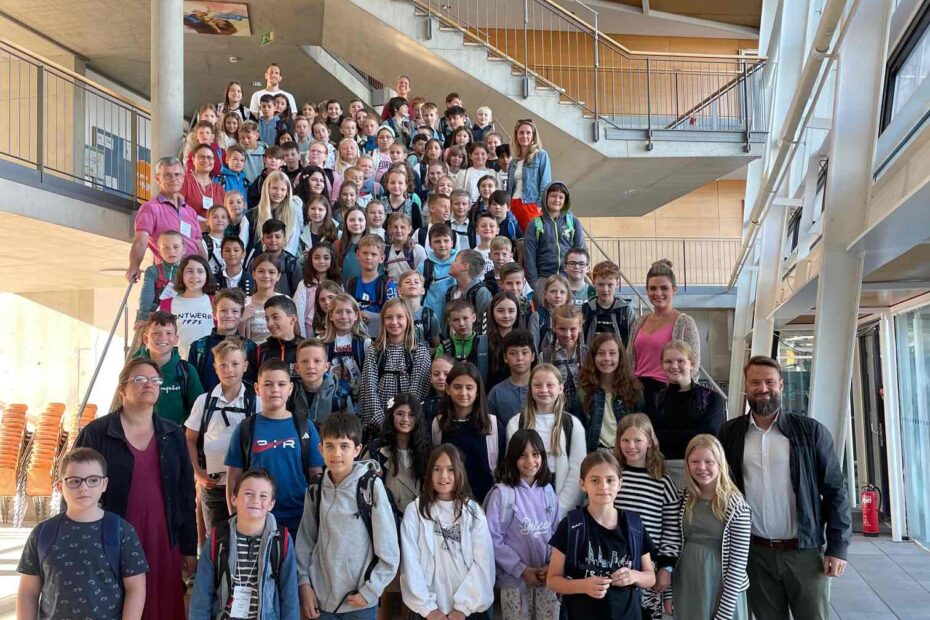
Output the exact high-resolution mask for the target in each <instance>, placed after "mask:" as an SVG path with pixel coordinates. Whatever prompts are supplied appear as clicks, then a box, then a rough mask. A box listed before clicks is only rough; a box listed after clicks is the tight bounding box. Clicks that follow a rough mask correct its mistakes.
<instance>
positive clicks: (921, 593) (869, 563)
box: [831, 536, 930, 620]
mask: <svg viewBox="0 0 930 620" xmlns="http://www.w3.org/2000/svg"><path fill="white" fill-rule="evenodd" d="M849 563H850V566H849V568H848V569H847V570H846V574H845V575H843V577H842V578H839V579H834V580H833V585H832V588H833V592H832V596H831V603H832V607H833V618H839V619H840V620H866V619H868V620H886V619H891V618H901V619H904V620H918V619H927V620H930V553H928V552H927V551H925V550H924V549H922V548H920V547H919V546H917V545H915V544H913V543H895V542H891V539H890V538H887V537H882V538H864V537H862V536H855V537H854V538H853V543H852V546H851V547H850V549H849Z"/></svg>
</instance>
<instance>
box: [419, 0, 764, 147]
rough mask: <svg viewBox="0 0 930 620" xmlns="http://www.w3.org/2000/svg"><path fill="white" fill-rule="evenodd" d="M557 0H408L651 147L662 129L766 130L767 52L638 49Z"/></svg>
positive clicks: (528, 80)
mask: <svg viewBox="0 0 930 620" xmlns="http://www.w3.org/2000/svg"><path fill="white" fill-rule="evenodd" d="M566 1H570V2H576V3H577V4H579V5H581V6H582V7H583V8H584V9H586V10H587V11H589V12H591V14H592V16H593V24H591V23H588V22H587V21H585V20H584V19H581V18H580V17H578V16H577V15H575V14H574V13H573V12H571V11H569V10H567V9H566V8H564V7H563V6H561V5H559V4H556V3H555V2H553V1H552V0H495V1H493V2H492V1H490V0H409V2H411V3H412V4H413V5H414V6H416V7H417V9H418V10H419V11H420V12H421V13H422V14H423V15H425V16H426V17H427V18H428V27H427V38H430V37H432V32H433V26H432V24H433V21H434V20H436V21H437V22H438V24H439V26H440V27H441V28H447V29H453V30H456V31H459V32H461V33H462V35H463V36H464V38H465V43H466V44H467V45H480V46H483V47H485V48H486V49H487V50H488V53H489V56H490V58H492V59H497V60H503V61H505V62H508V63H510V65H511V66H512V68H513V72H514V74H516V75H522V77H523V95H524V97H528V96H529V94H530V92H531V90H532V86H533V83H534V82H535V85H536V87H537V88H550V89H553V90H555V91H557V92H558V93H559V95H560V97H561V98H562V99H563V100H565V101H566V102H571V103H574V104H577V105H579V106H580V107H581V108H582V110H583V111H584V112H585V114H586V115H587V116H589V117H590V118H591V119H592V121H593V125H594V131H595V139H597V138H599V137H600V136H599V134H600V131H601V130H600V127H601V124H602V123H603V124H604V125H606V126H608V127H612V128H614V129H635V130H645V131H646V133H647V137H648V141H649V142H648V144H647V148H651V145H652V139H653V136H654V132H656V131H700V132H712V131H729V132H733V131H737V132H745V134H746V143H747V145H748V141H749V135H750V133H751V132H754V131H764V130H765V129H764V125H763V123H764V115H763V114H760V113H758V110H761V106H762V103H763V102H764V82H763V80H762V73H763V72H762V71H761V69H762V68H763V67H764V66H765V62H766V61H765V58H762V57H759V56H737V55H723V54H685V53H666V52H639V51H632V50H630V49H628V48H626V47H625V46H623V45H622V44H620V43H618V42H617V41H616V40H615V39H613V38H612V37H611V36H610V35H608V34H605V33H603V32H601V31H600V29H599V26H598V13H597V11H596V10H595V9H593V8H591V7H589V6H588V5H587V4H584V3H583V2H580V1H579V0H566Z"/></svg>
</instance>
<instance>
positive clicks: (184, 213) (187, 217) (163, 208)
mask: <svg viewBox="0 0 930 620" xmlns="http://www.w3.org/2000/svg"><path fill="white" fill-rule="evenodd" d="M134 227H135V231H136V232H146V233H148V234H149V249H150V250H151V251H152V254H153V255H154V256H155V262H156V263H160V262H161V254H159V253H158V238H159V237H160V236H161V235H162V233H166V232H168V231H169V230H176V231H178V232H180V233H181V236H182V237H184V255H185V256H189V255H191V254H199V253H200V246H199V244H200V239H201V235H200V223H199V222H198V221H197V212H196V211H194V210H193V209H192V208H191V207H190V206H189V205H188V204H187V203H186V202H184V198H183V197H179V198H178V208H175V206H174V205H173V204H172V203H171V201H169V200H168V199H167V198H166V197H165V196H164V195H163V194H161V193H159V194H158V195H156V196H155V197H154V198H152V199H151V200H149V201H148V202H145V203H143V204H142V206H141V207H139V211H138V212H137V213H136V219H135V224H134Z"/></svg>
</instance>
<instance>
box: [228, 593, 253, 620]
mask: <svg viewBox="0 0 930 620" xmlns="http://www.w3.org/2000/svg"><path fill="white" fill-rule="evenodd" d="M253 592H254V589H253V588H250V587H248V586H235V587H234V588H233V596H232V605H231V606H230V608H229V617H230V618H248V617H249V607H250V606H251V605H252V596H253Z"/></svg>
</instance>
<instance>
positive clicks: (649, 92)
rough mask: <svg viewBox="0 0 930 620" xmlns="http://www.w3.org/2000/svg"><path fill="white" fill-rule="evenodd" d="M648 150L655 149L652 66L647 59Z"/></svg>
mask: <svg viewBox="0 0 930 620" xmlns="http://www.w3.org/2000/svg"><path fill="white" fill-rule="evenodd" d="M646 140H647V142H646V150H647V151H651V150H652V149H653V148H655V145H654V144H653V143H652V64H651V59H649V58H646Z"/></svg>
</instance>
